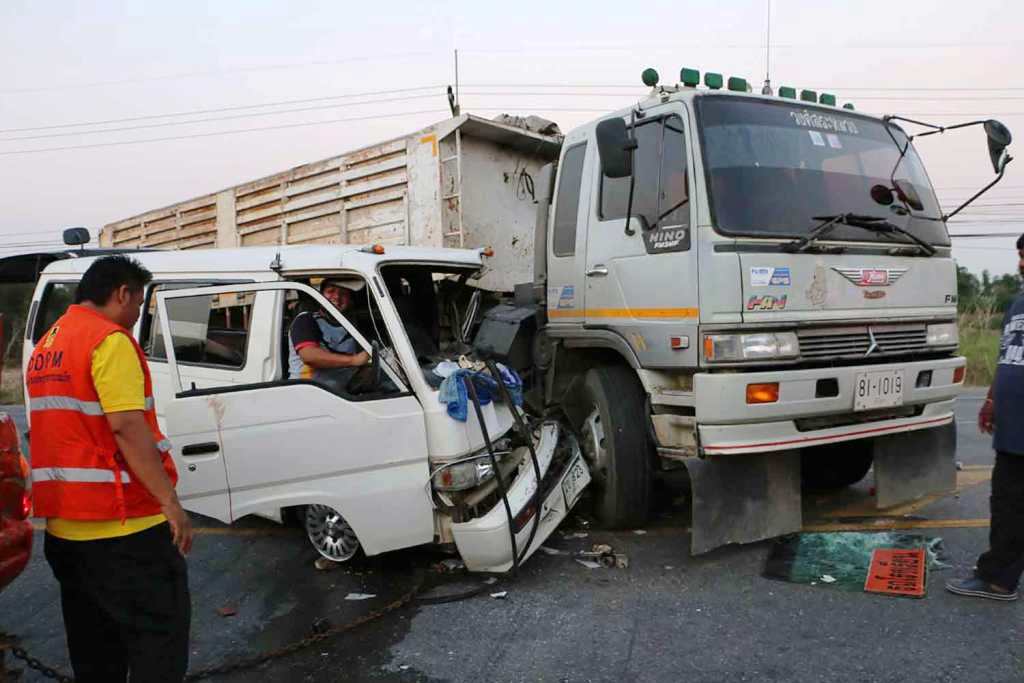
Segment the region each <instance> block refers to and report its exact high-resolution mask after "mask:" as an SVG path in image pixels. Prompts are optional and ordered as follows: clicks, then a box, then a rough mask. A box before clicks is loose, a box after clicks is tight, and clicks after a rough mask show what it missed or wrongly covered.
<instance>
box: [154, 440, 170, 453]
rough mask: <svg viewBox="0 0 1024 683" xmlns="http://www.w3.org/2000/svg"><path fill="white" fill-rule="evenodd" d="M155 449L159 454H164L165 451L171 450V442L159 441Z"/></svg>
mask: <svg viewBox="0 0 1024 683" xmlns="http://www.w3.org/2000/svg"><path fill="white" fill-rule="evenodd" d="M156 449H157V450H158V451H160V452H161V453H166V452H167V451H169V450H171V440H170V439H160V440H159V441H157V442H156Z"/></svg>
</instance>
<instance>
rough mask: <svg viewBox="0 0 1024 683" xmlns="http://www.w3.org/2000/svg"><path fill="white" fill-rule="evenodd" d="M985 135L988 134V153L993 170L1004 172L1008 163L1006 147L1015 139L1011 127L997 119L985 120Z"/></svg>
mask: <svg viewBox="0 0 1024 683" xmlns="http://www.w3.org/2000/svg"><path fill="white" fill-rule="evenodd" d="M984 127H985V135H987V136H988V155H989V157H990V158H991V159H992V170H993V171H995V173H996V174H999V173H1001V172H1002V170H1003V168H1005V166H1006V163H1007V156H1006V148H1007V147H1009V146H1010V142H1012V141H1013V136H1012V135H1010V129H1009V128H1007V127H1006V126H1004V125H1003V124H1002V123H1000V122H999V121H996V120H995V119H989V120H988V121H986V122H985V126H984Z"/></svg>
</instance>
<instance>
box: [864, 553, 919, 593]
mask: <svg viewBox="0 0 1024 683" xmlns="http://www.w3.org/2000/svg"><path fill="white" fill-rule="evenodd" d="M925 568H926V559H925V550H924V548H915V549H910V550H905V549H897V548H877V549H876V550H875V551H874V552H873V553H872V554H871V567H870V568H869V569H868V578H867V580H866V581H865V582H864V590H866V591H867V592H869V593H886V594H888V595H906V596H908V597H912V598H923V597H924V578H925Z"/></svg>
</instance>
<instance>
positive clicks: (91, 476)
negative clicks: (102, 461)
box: [32, 467, 131, 484]
mask: <svg viewBox="0 0 1024 683" xmlns="http://www.w3.org/2000/svg"><path fill="white" fill-rule="evenodd" d="M32 481H33V483H38V482H41V481H71V482H79V483H86V484H113V483H114V470H108V469H97V468H92V467H39V468H36V469H34V470H32ZM121 483H122V484H129V483H131V477H129V476H128V473H127V472H121Z"/></svg>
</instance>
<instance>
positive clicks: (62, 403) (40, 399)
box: [29, 396, 103, 416]
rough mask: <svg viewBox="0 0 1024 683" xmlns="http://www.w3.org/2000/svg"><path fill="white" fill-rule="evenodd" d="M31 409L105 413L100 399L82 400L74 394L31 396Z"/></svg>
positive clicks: (90, 413) (93, 413)
mask: <svg viewBox="0 0 1024 683" xmlns="http://www.w3.org/2000/svg"><path fill="white" fill-rule="evenodd" d="M29 410H32V411H36V410H74V411H76V412H79V413H82V414H84V415H95V416H102V415H103V406H101V405H100V404H99V401H82V400H80V399H77V398H74V397H73V396H35V397H30V398H29Z"/></svg>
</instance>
